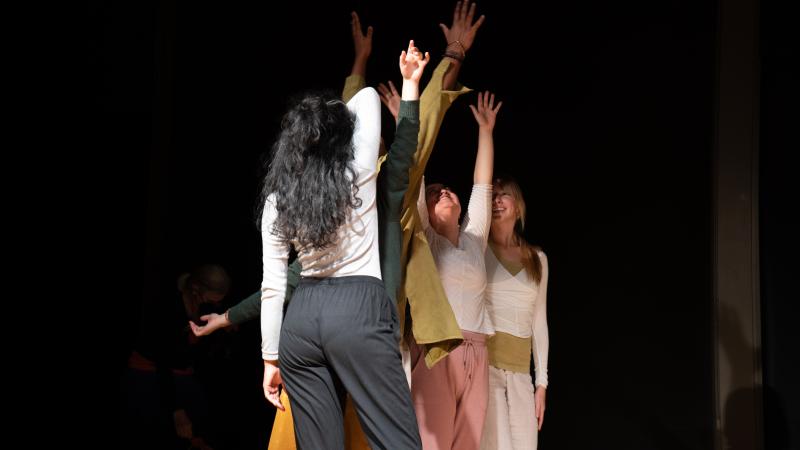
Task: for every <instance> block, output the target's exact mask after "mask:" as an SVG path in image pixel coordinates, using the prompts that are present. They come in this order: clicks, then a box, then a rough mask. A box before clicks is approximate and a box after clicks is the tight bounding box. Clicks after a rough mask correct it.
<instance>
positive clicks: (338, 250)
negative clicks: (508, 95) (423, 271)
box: [260, 41, 429, 449]
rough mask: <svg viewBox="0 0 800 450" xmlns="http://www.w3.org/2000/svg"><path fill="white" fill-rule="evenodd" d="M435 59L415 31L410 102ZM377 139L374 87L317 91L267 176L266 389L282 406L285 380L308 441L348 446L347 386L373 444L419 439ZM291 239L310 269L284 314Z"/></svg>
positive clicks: (292, 116)
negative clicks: (383, 214) (383, 211)
mask: <svg viewBox="0 0 800 450" xmlns="http://www.w3.org/2000/svg"><path fill="white" fill-rule="evenodd" d="M428 61H429V57H426V58H425V59H423V58H422V55H421V54H420V52H419V50H418V49H416V48H415V47H414V46H413V41H412V43H410V44H409V48H408V50H407V51H403V52H402V54H401V55H400V69H401V73H402V75H403V79H404V83H403V98H404V99H405V100H416V99H417V98H418V95H419V87H418V86H419V78H420V76H421V74H422V71H423V69H424V67H425V65H426V64H427V62H428ZM379 143H380V100H379V98H378V94H377V93H376V92H375V90H374V89H371V88H365V89H362V90H361V91H359V92H358V93H357V94H356V95H355V96H354V97H353V98H352V99H351V100H350V101H349V102H347V104H345V103H344V102H342V101H341V100H337V99H334V98H332V97H331V98H329V97H325V96H320V95H309V96H306V97H304V98H303V99H302V100H301V101H300V102H298V103H297V104H296V105H295V106H293V107H292V108H291V109H290V110H289V112H288V113H287V114H286V115H285V116H284V119H283V122H282V132H281V134H280V137H279V138H278V140H277V142H276V143H275V146H274V155H273V158H272V162H271V165H270V170H269V172H268V174H267V176H266V177H265V179H264V188H263V197H264V203H263V212H262V214H261V224H260V225H261V230H262V241H263V265H264V276H263V281H262V307H261V335H262V356H263V358H264V367H265V369H264V393H265V396H266V397H267V399H268V400H269V401H270V402H271V403H273V404H274V405H275V406H277V407H278V408H282V405H281V402H280V398H279V387H280V385H281V384H282V383H285V387H286V389H287V390H288V392H289V395H290V397H291V399H292V409H293V415H294V422H295V431H296V439H297V445H298V448H301V449H303V448H314V449H317V448H342V447H343V446H344V432H343V418H342V405H343V401H344V396H345V393H349V394H350V396H351V398H352V399H353V402H354V405H355V407H356V410H357V412H358V415H359V418H360V421H361V423H362V425H363V427H364V431H365V433H366V435H367V439H368V440H369V441H370V445H371V446H372V447H373V448H393V449H394V448H399V449H404V448H415V449H418V448H420V440H419V433H418V431H417V426H416V418H415V416H414V410H413V406H412V403H411V394H410V391H409V388H408V384H407V382H406V377H405V374H404V372H403V369H402V365H401V360H400V353H399V350H398V346H397V339H398V338H399V331H398V330H399V324H398V322H397V310H396V306H395V304H394V302H393V301H391V299H390V298H389V296H388V295H387V292H386V289H385V287H384V285H383V282H382V281H381V270H380V264H379V254H378V252H379V250H378V245H377V244H378V223H377V222H378V218H377V202H376V178H377V172H378V171H377V156H378V148H379ZM290 245H291V246H294V248H295V249H296V250H297V252H298V259H299V260H300V263H301V265H302V268H303V269H302V276H303V278H302V279H301V281H300V283H299V285H298V287H297V289H296V290H295V292H294V294H293V298H292V302H291V303H290V304H289V309H288V311H287V313H286V318H285V320H284V321H283V323H281V321H282V309H283V297H284V294H285V288H286V277H287V265H286V262H287V258H288V254H289V246H290ZM279 343H280V345H279ZM278 361H280V368H279V367H278Z"/></svg>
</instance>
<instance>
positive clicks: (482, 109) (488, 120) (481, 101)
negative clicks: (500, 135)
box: [469, 91, 503, 132]
mask: <svg viewBox="0 0 800 450" xmlns="http://www.w3.org/2000/svg"><path fill="white" fill-rule="evenodd" d="M501 106H503V102H499V103H498V104H497V106H494V94H492V93H490V92H489V91H486V92H483V93H481V92H478V104H477V105H469V109H471V110H472V115H473V116H475V121H476V122H478V126H479V127H480V128H481V129H482V130H486V131H490V132H491V131H492V130H494V123H495V119H496V118H497V112H498V111H500V107H501Z"/></svg>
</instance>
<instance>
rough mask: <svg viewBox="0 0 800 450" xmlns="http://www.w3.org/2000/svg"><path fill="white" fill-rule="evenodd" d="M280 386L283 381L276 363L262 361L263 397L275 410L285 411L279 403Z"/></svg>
mask: <svg viewBox="0 0 800 450" xmlns="http://www.w3.org/2000/svg"><path fill="white" fill-rule="evenodd" d="M281 386H283V379H282V378H281V369H279V368H278V366H277V362H275V363H272V362H269V361H264V397H265V398H266V399H267V400H268V401H269V402H270V403H272V404H273V405H275V407H276V408H278V409H280V410H281V411H285V410H286V409H285V408H284V407H283V404H282V403H281V389H280V388H281Z"/></svg>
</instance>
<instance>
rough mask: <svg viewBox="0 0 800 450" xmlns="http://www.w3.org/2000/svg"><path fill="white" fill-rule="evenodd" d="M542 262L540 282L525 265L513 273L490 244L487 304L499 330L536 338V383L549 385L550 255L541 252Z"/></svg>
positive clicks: (533, 349)
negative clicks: (548, 316) (529, 273)
mask: <svg viewBox="0 0 800 450" xmlns="http://www.w3.org/2000/svg"><path fill="white" fill-rule="evenodd" d="M538 256H539V260H540V261H541V263H542V279H541V281H540V282H539V283H536V282H535V281H533V280H532V279H531V278H530V277H528V273H527V271H526V270H525V269H523V270H520V271H519V272H518V273H517V274H515V275H514V274H511V273H510V272H509V271H508V270H507V269H506V268H505V266H503V264H502V263H501V262H500V260H499V259H498V258H497V256H496V255H495V254H494V251H492V249H491V248H488V249H487V250H486V258H485V261H486V276H487V284H486V304H487V308H488V311H489V315H490V316H491V318H492V321H493V323H494V326H495V330H496V331H500V332H503V333H508V334H511V335H514V336H517V337H520V338H531V337H532V339H533V342H532V345H531V350H532V354H533V362H534V366H535V370H536V381H535V383H534V384H535V385H536V386H544V387H547V354H548V348H549V338H548V332H547V277H548V271H549V269H548V265H547V256H546V255H545V254H544V252H542V251H539V252H538Z"/></svg>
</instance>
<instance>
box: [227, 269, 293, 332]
mask: <svg viewBox="0 0 800 450" xmlns="http://www.w3.org/2000/svg"><path fill="white" fill-rule="evenodd" d="M301 270H302V267H301V266H300V261H299V260H297V259H295V260H294V262H293V263H291V264H289V273H288V276H287V277H286V300H285V301H284V302H285V303H289V300H290V299H291V297H292V293H293V292H294V289H295V288H296V287H297V283H299V282H300V271H301ZM259 317H261V291H256V292H254V293H252V294H250V295H249V296H248V297H247V298H245V299H244V300H242V301H240V302H239V303H237V304H236V306H234V307H232V308H231V309H229V310H228V320H230V321H231V325H240V324H242V323H244V322H247V321H248V320H252V319H257V318H259Z"/></svg>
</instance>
